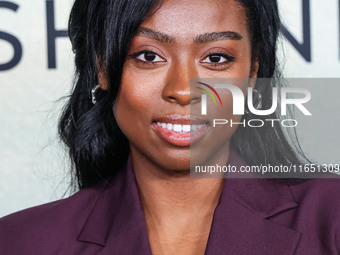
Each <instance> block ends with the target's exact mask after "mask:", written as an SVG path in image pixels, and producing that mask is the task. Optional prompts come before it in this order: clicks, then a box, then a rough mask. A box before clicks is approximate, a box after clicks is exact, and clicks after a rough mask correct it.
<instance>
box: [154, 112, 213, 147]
mask: <svg viewBox="0 0 340 255" xmlns="http://www.w3.org/2000/svg"><path fill="white" fill-rule="evenodd" d="M152 127H153V128H154V130H155V131H156V133H157V134H158V135H159V136H160V137H161V138H162V139H163V140H165V141H167V142H168V143H170V144H172V145H175V146H179V147H185V146H190V144H192V143H194V142H196V141H197V140H199V139H200V138H201V137H203V136H204V134H205V133H206V132H207V130H208V127H209V122H208V121H207V120H203V119H198V118H195V117H193V116H188V115H186V116H182V115H177V114H175V115H168V116H165V117H160V118H157V119H155V120H154V122H153V123H152Z"/></svg>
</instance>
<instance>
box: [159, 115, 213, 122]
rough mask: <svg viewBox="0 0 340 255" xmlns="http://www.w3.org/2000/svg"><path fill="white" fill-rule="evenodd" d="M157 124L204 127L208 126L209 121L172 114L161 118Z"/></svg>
mask: <svg viewBox="0 0 340 255" xmlns="http://www.w3.org/2000/svg"><path fill="white" fill-rule="evenodd" d="M154 121H155V122H161V123H172V124H182V125H204V124H208V123H209V121H208V120H205V119H201V118H197V117H194V116H190V115H184V116H183V115H179V114H171V115H166V116H163V117H160V118H156V119H155V120H154Z"/></svg>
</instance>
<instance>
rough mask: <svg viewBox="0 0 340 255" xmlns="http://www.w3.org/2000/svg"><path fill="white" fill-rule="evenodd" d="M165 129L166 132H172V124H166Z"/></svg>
mask: <svg viewBox="0 0 340 255" xmlns="http://www.w3.org/2000/svg"><path fill="white" fill-rule="evenodd" d="M166 128H167V130H169V131H171V130H172V124H171V123H167V124H166Z"/></svg>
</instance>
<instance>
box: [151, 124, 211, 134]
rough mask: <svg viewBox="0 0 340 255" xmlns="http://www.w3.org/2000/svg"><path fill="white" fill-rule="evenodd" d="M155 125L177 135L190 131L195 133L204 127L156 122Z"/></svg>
mask: <svg viewBox="0 0 340 255" xmlns="http://www.w3.org/2000/svg"><path fill="white" fill-rule="evenodd" d="M157 125H158V126H160V127H162V128H164V129H167V130H169V131H174V132H177V133H188V132H190V131H191V130H192V131H195V130H197V129H200V128H202V127H204V126H205V125H204V124H202V125H181V124H172V123H161V122H157Z"/></svg>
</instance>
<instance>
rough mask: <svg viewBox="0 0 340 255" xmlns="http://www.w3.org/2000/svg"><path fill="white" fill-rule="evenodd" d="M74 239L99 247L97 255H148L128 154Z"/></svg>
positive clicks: (143, 225) (145, 235)
mask: <svg viewBox="0 0 340 255" xmlns="http://www.w3.org/2000/svg"><path fill="white" fill-rule="evenodd" d="M78 240H79V241H82V242H86V243H93V244H97V245H100V246H103V249H102V251H101V253H99V254H126V255H130V254H131V255H136V254H143V255H151V248H150V244H149V239H148V234H147V228H146V223H145V219H144V213H143V210H142V205H141V203H140V199H139V194H138V189H137V183H136V180H135V176H134V173H133V170H132V165H131V159H130V157H129V159H128V161H127V166H126V168H123V169H121V170H120V171H119V172H118V173H117V175H116V176H115V177H114V178H113V179H112V180H111V181H110V182H109V183H108V185H107V188H106V190H105V191H104V192H103V194H101V197H100V199H99V200H98V202H97V204H96V205H95V207H94V209H93V210H92V212H91V213H90V215H89V217H88V220H87V222H86V224H85V226H84V227H83V229H82V231H81V233H80V234H79V236H78Z"/></svg>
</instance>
